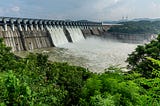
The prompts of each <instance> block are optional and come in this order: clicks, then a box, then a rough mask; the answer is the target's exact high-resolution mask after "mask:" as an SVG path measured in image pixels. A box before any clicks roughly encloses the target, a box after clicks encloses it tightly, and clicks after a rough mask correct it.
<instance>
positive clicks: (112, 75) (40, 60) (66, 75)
mask: <svg viewBox="0 0 160 106" xmlns="http://www.w3.org/2000/svg"><path fill="white" fill-rule="evenodd" d="M159 38H160V37H159ZM159 38H158V39H157V40H155V41H152V42H151V43H150V44H146V45H145V46H142V47H141V46H139V47H137V49H136V50H135V51H134V52H133V53H132V54H131V55H130V56H129V58H128V60H127V61H128V62H129V65H130V68H131V69H134V70H135V71H131V72H130V73H122V72H121V69H120V68H117V67H110V68H108V69H106V72H105V73H102V74H94V73H91V72H89V71H88V70H86V69H85V68H82V67H77V66H70V65H68V64H67V63H52V62H49V61H48V60H47V58H48V56H47V55H46V54H30V55H28V56H27V57H26V58H24V59H21V58H18V57H15V56H14V55H13V53H11V52H10V48H8V47H6V46H5V45H4V44H3V43H2V39H0V85H1V86H0V91H1V92H0V106H159V105H160V91H159V89H160V73H159V70H160V61H159V54H160V53H159V49H160V46H159V42H160V41H159ZM141 48H143V49H144V50H143V49H142V50H141ZM144 51H148V52H144ZM155 55H156V56H155ZM136 57H137V58H138V59H139V60H138V59H137V58H136ZM153 58H155V59H153ZM146 61H147V62H146ZM143 63H144V64H143ZM143 65H144V67H149V68H148V69H147V70H146V69H145V68H144V70H143V71H141V70H139V69H141V68H140V66H143ZM154 66H156V67H154ZM142 69H143V68H142ZM110 70H112V72H111V71H110ZM113 70H114V72H113ZM148 72H149V73H151V74H153V75H154V77H153V76H150V74H148Z"/></svg>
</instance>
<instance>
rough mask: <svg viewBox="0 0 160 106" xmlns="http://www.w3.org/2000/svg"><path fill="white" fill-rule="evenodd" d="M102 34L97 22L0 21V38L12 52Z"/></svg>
mask: <svg viewBox="0 0 160 106" xmlns="http://www.w3.org/2000/svg"><path fill="white" fill-rule="evenodd" d="M103 32H105V28H104V27H103V26H102V23H101V22H89V21H86V22H83V21H65V20H47V19H30V18H15V17H14V18H13V17H0V37H2V38H3V39H4V43H5V44H6V45H7V46H8V47H12V51H13V52H14V51H27V50H33V49H40V48H48V47H56V46H59V45H63V44H67V43H69V42H71V43H72V42H73V43H74V42H78V41H80V40H82V39H85V38H86V36H88V35H100V34H102V33H103Z"/></svg>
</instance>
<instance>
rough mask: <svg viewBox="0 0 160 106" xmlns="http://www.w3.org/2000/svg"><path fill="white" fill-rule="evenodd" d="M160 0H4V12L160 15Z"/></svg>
mask: <svg viewBox="0 0 160 106" xmlns="http://www.w3.org/2000/svg"><path fill="white" fill-rule="evenodd" d="M158 10H160V1H159V0H47V2H46V1H45V0H1V3H0V14H1V15H5V16H20V17H33V18H50V19H72V20H81V19H88V20H95V21H102V20H119V19H121V18H122V17H123V16H125V17H126V16H128V17H129V18H130V19H131V18H138V17H149V18H154V17H160V13H159V12H158Z"/></svg>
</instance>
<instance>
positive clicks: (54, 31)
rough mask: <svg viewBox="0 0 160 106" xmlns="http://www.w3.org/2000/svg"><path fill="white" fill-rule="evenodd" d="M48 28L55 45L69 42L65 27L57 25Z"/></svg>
mask: <svg viewBox="0 0 160 106" xmlns="http://www.w3.org/2000/svg"><path fill="white" fill-rule="evenodd" d="M47 29H48V31H49V33H50V35H51V39H52V41H53V42H54V45H55V46H58V45H61V44H66V43H68V40H67V38H66V36H65V34H64V31H63V28H61V27H56V26H55V27H47Z"/></svg>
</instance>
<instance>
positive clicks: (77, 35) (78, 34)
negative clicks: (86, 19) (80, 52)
mask: <svg viewBox="0 0 160 106" xmlns="http://www.w3.org/2000/svg"><path fill="white" fill-rule="evenodd" d="M66 29H67V30H68V32H69V33H70V36H71V38H72V41H73V42H78V41H80V40H84V39H85V38H84V36H83V33H82V31H81V30H80V28H78V27H66Z"/></svg>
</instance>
